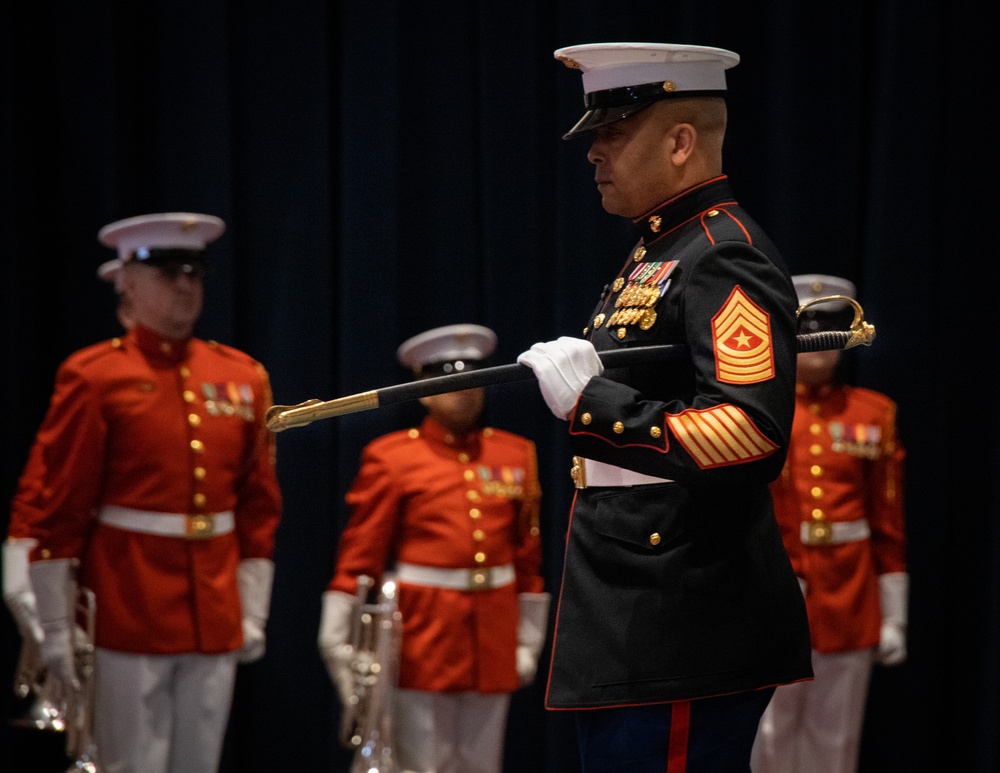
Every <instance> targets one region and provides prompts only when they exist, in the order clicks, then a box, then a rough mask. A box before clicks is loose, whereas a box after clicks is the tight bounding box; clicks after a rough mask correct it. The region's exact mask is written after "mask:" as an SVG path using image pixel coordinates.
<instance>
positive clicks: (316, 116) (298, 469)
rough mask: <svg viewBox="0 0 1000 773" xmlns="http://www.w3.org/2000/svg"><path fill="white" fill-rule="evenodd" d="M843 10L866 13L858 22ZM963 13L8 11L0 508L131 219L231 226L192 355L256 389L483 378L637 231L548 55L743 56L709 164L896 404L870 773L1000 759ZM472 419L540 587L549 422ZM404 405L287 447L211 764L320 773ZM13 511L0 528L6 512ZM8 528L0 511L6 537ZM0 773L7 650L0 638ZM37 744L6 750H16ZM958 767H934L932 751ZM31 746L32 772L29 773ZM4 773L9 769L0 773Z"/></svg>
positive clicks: (992, 301) (557, 759)
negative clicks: (263, 634)
mask: <svg viewBox="0 0 1000 773" xmlns="http://www.w3.org/2000/svg"><path fill="white" fill-rule="evenodd" d="M862 6H863V7H862ZM982 10H983V8H982V6H981V4H980V3H976V2H972V0H950V1H948V2H946V1H945V0H906V1H905V2H904V1H903V0H895V1H888V0H887V1H885V2H868V3H863V4H862V3H819V4H817V3H803V2H800V1H799V0H769V1H765V2H757V3H749V2H742V3H735V2H733V3H725V2H710V1H706V0H698V1H695V0H678V1H677V2H656V3H653V2H637V1H632V0H618V1H617V2H614V3H611V2H597V1H596V0H561V1H560V2H549V3H542V2H539V3H533V2H532V3H529V2H512V1H508V2H493V3H491V2H473V1H472V0H455V1H454V2H417V1H416V0H410V1H409V2H402V1H401V2H383V1H379V0H365V1H364V2H360V1H359V2H343V3H341V2H321V0H294V1H293V2H287V1H286V2H282V3H277V2H267V1H266V0H262V1H261V2H246V1H239V0H229V2H226V1H225V0H197V1H195V0H188V1H187V2H180V1H179V2H165V1H164V0H160V1H159V2H134V0H117V1H115V0H89V1H88V2H70V1H68V0H67V2H62V3H61V2H56V1H55V0H32V2H30V3H29V2H27V1H26V0H10V2H5V3H2V4H0V162H2V163H0V195H2V197H3V199H2V206H0V261H2V263H0V265H2V271H3V273H2V276H3V280H4V281H3V288H2V290H0V293H2V304H0V308H2V310H0V315H2V317H0V318H2V334H0V338H2V342H3V349H2V357H3V366H4V378H3V381H2V384H0V389H2V392H0V394H2V397H3V406H4V415H5V416H6V419H5V420H4V430H3V433H2V435H0V437H2V441H0V442H2V445H0V453H2V463H0V473H2V485H0V499H2V500H3V501H5V502H7V501H9V500H10V497H11V496H12V495H13V492H14V488H15V485H16V480H17V476H18V475H19V473H20V471H21V468H22V466H23V464H24V462H25V459H26V455H27V452H28V448H29V445H30V443H31V441H32V438H33V435H34V432H35V430H36V429H37V427H38V425H39V423H40V421H41V419H42V416H43V414H44V411H45V409H46V405H47V401H48V397H49V394H50V391H51V388H52V385H53V376H54V373H55V369H56V366H57V365H58V363H59V362H60V360H62V359H63V358H64V357H65V356H66V355H68V354H69V353H70V352H72V351H73V350H75V349H77V348H79V347H82V346H85V345H87V344H90V343H92V342H94V341H96V340H99V339H102V338H107V337H110V336H112V335H114V334H115V333H116V332H117V324H116V322H115V318H114V313H113V297H112V291H111V290H110V289H109V287H108V286H106V285H103V284H102V283H100V282H99V281H98V280H97V279H96V278H95V274H94V272H95V269H96V267H97V265H98V264H99V263H101V262H102V261H103V260H106V259H108V258H109V257H111V254H110V252H109V251H108V250H107V249H105V248H103V247H101V246H100V245H99V244H98V243H97V239H96V234H97V231H98V229H99V228H100V227H101V226H102V225H104V224H106V223H108V222H110V221H112V220H116V219H119V218H123V217H128V216H132V215H138V214H144V213H147V212H157V211H171V210H187V211H200V212H208V213H212V214H215V215H218V216H221V217H222V218H224V219H225V221H226V223H227V225H228V228H227V231H226V233H225V235H224V236H223V237H222V239H221V240H220V241H219V242H217V243H216V244H214V245H213V246H212V247H211V248H210V249H211V252H210V255H211V259H212V274H211V276H210V277H209V279H208V281H207V307H206V311H205V314H204V317H203V319H202V321H201V324H200V327H199V334H200V335H202V336H203V337H207V338H215V339H218V340H220V341H223V342H226V343H231V344H233V345H236V346H238V347H241V348H243V349H245V350H246V351H247V352H249V353H250V354H252V355H254V356H255V357H257V358H258V359H260V360H261V361H262V362H264V364H265V365H266V366H267V368H268V369H269V371H270V373H271V376H272V381H273V387H274V395H275V399H276V401H277V402H279V403H296V402H299V401H302V400H305V399H307V398H312V397H317V398H322V399H329V398H332V397H337V396H341V395H346V394H351V393H354V392H358V391H362V390H366V389H370V388H375V387H380V386H385V385H389V384H392V383H395V382H397V381H398V380H399V379H400V378H401V377H402V374H401V372H400V370H399V368H398V366H397V365H396V362H395V357H394V353H395V349H396V346H397V345H398V344H399V343H400V341H402V340H403V339H404V338H406V337H407V336H409V335H412V334H414V333H416V332H419V331H420V330H422V329H425V328H428V327H431V326H436V325H443V324H449V323H454V322H476V323H482V324H486V325H489V326H490V327H492V328H494V329H495V330H496V331H497V333H498V334H499V339H500V345H499V351H498V353H497V356H496V358H495V362H496V363H497V364H500V363H504V362H512V361H513V360H514V358H515V357H516V356H517V354H518V353H519V352H520V351H522V350H523V349H525V348H527V347H528V346H530V345H531V344H532V343H533V342H535V341H537V340H545V339H549V338H553V337H555V336H558V335H562V334H568V335H578V334H580V331H581V329H582V327H583V326H584V324H585V323H586V321H587V315H588V314H589V313H590V310H591V309H592V307H593V305H594V303H595V301H596V299H597V295H598V293H599V292H600V290H601V287H602V286H603V284H604V282H605V281H606V280H607V279H609V278H610V277H611V276H613V274H614V273H615V272H616V271H617V270H618V268H619V266H620V264H621V261H622V260H623V259H624V256H625V254H626V251H627V250H628V249H629V248H630V247H631V246H632V241H633V238H632V235H631V233H630V231H629V229H628V228H627V227H626V225H625V223H624V221H623V220H621V219H620V218H616V217H613V216H611V215H608V214H606V213H605V212H604V211H603V210H602V209H601V206H600V201H599V197H598V196H597V193H596V191H595V189H594V185H593V175H592V170H591V167H590V165H589V164H588V163H587V161H586V158H585V154H586V149H587V143H586V140H583V141H573V142H563V141H562V140H561V139H560V137H561V134H562V132H564V131H565V130H566V129H567V128H568V127H569V126H570V125H571V124H572V122H573V121H574V120H575V119H576V117H578V115H579V113H580V111H581V108H582V102H583V100H582V88H581V83H580V77H579V75H578V74H577V73H575V72H572V71H569V70H567V69H566V68H564V67H563V66H562V65H561V64H558V63H557V62H555V61H554V60H553V58H552V51H553V50H554V49H556V48H558V47H560V46H565V45H571V44H576V43H587V42H600V41H614V40H639V41H659V42H686V43H698V44H703V45H717V46H722V47H725V48H731V49H733V50H735V51H737V52H739V53H740V54H741V55H742V57H743V61H742V63H741V64H740V65H739V66H738V67H737V68H736V69H734V70H732V71H730V77H729V82H730V88H731V98H730V132H729V138H728V144H727V152H726V167H727V171H728V172H729V174H730V175H731V177H732V180H733V184H734V187H735V190H736V193H737V196H738V197H739V198H740V200H741V203H743V204H744V205H745V206H746V207H747V208H748V209H749V211H750V212H752V213H754V214H755V216H756V218H757V219H758V220H759V221H760V222H761V223H762V225H763V226H764V227H765V229H767V230H768V231H769V232H770V235H771V236H772V237H773V239H774V240H775V242H776V243H777V244H778V245H779V247H780V248H781V249H782V251H783V252H784V254H785V256H786V258H787V261H788V263H789V265H790V268H791V269H792V271H793V273H803V272H825V273H833V274H840V275H843V276H847V277H849V278H851V279H853V280H854V281H855V282H856V284H857V285H858V288H859V291H860V296H861V300H862V302H863V304H864V306H865V309H866V312H867V318H868V319H869V321H871V322H872V323H874V324H875V326H876V328H877V331H878V336H877V338H876V340H875V342H874V344H873V345H872V346H871V347H870V348H866V349H861V350H852V351H851V352H849V353H848V354H847V355H846V357H847V359H848V365H849V369H850V371H851V375H852V377H853V378H854V380H855V381H856V382H857V383H859V384H861V385H864V386H868V387H872V388H874V389H879V390H882V391H885V392H887V393H888V394H890V395H892V396H893V397H895V398H896V399H897V401H898V402H899V410H900V420H901V432H902V439H903V441H904V443H905V445H906V446H907V449H908V452H909V455H908V461H907V490H906V494H907V499H908V520H909V531H910V553H909V559H910V569H911V573H912V599H911V607H910V613H911V623H910V657H909V660H908V661H907V663H906V664H905V665H903V666H902V667H900V668H897V669H891V670H884V669H877V671H876V674H875V677H874V683H873V688H872V693H871V697H870V706H869V712H868V715H867V720H866V725H865V735H864V740H863V752H862V756H863V759H862V766H861V767H862V771H879V772H880V773H886V772H890V771H906V772H907V773H912V772H913V771H932V770H956V771H973V772H977V771H996V770H997V769H998V768H1000V746H998V744H1000V741H998V736H997V733H996V730H997V728H998V727H1000V711H998V708H1000V673H998V659H1000V658H998V652H1000V630H998V629H1000V621H998V606H1000V604H998V595H1000V558H998V556H1000V522H998V518H997V516H998V511H1000V508H998V499H1000V476H998V474H997V471H998V466H1000V464H998V463H1000V459H998V451H997V443H996V438H997V436H998V430H1000V427H998V417H997V408H996V404H997V403H996V391H997V390H996V386H995V385H996V380H995V376H994V372H995V370H996V360H995V359H994V358H995V356H996V354H997V348H998V347H997V336H996V314H995V310H996V289H997V273H998V268H997V266H998V261H997V257H996V254H995V248H994V246H993V242H994V239H992V238H990V237H989V236H988V234H991V233H992V232H991V230H990V229H991V228H992V227H993V226H992V225H991V221H992V218H993V217H995V216H996V213H997V211H998V206H997V205H998V201H997V195H996V188H995V182H994V181H993V179H992V176H993V175H994V174H995V173H996V171H997V161H998V154H997V150H996V142H995V136H994V135H995V132H994V126H995V123H994V122H993V121H992V119H990V118H987V116H992V112H993V107H994V105H993V104H992V103H993V101H994V100H993V98H992V96H991V95H992V94H993V93H994V92H995V90H996V87H995V84H994V82H993V81H992V76H993V75H994V74H995V66H994V60H995V48H996V40H995V35H994V34H993V30H992V27H991V26H990V25H988V24H985V23H984V19H983V18H982V16H981V15H980V12H981V11H982ZM488 399H489V419H490V421H491V422H492V423H494V424H496V425H498V426H502V427H505V428H508V429H511V430H513V431H516V432H521V433H523V434H526V435H528V436H530V437H532V438H534V439H535V440H536V441H537V443H538V447H539V451H540V457H541V458H540V466H541V474H542V479H543V485H544V490H545V500H544V527H545V533H544V539H545V573H546V577H547V580H548V583H549V587H550V589H551V590H553V591H556V590H558V584H559V578H560V571H561V561H562V539H563V533H564V529H565V527H566V520H567V509H568V505H569V500H570V495H571V483H570V480H569V475H568V470H569V455H568V448H567V446H566V443H565V441H564V437H563V433H564V431H565V430H564V426H563V425H562V424H561V423H560V422H557V421H555V420H554V419H553V418H552V416H551V415H550V414H549V412H548V410H547V409H546V408H545V405H544V403H543V402H542V400H541V399H540V397H539V395H538V393H537V389H536V388H533V386H532V385H531V384H530V383H525V384H519V385H510V386H507V387H497V388H491V390H490V391H489V394H488ZM418 415H419V413H418V412H416V411H415V410H414V408H413V406H402V407H398V408H387V409H384V410H380V411H370V412H365V413H360V414H354V415H352V416H348V417H342V418H340V419H334V420H328V421H322V422H317V423H314V424H313V425H310V426H308V427H304V428H298V429H293V430H289V431H287V432H285V433H282V434H281V435H279V436H278V450H279V472H280V476H281V482H282V485H283V490H284V495H285V502H286V512H285V517H284V520H283V522H282V524H281V527H280V529H279V532H278V537H277V547H276V554H275V559H276V562H277V572H276V577H275V586H274V598H273V604H272V615H271V619H270V622H269V624H268V637H269V638H268V650H267V656H266V657H265V659H264V660H263V661H262V662H260V663H258V664H255V665H251V666H247V667H243V668H242V669H241V672H240V675H239V679H238V685H237V692H236V698H235V705H234V709H233V715H232V721H231V726H230V729H229V733H228V735H227V740H226V751H225V759H224V764H223V770H224V771H240V773H251V772H252V771H266V772H267V773H273V772H274V771H292V770H310V771H343V770H346V765H347V759H346V757H345V755H344V754H343V752H341V751H340V750H339V748H338V747H337V743H336V741H335V730H336V726H337V719H338V715H337V712H338V706H337V701H336V699H335V698H334V697H333V691H332V689H331V685H330V682H329V680H328V678H327V676H326V673H325V671H324V669H323V667H322V664H321V662H320V660H319V657H318V655H317V651H316V644H315V640H316V632H317V625H318V620H319V611H320V596H321V594H322V592H323V590H324V586H325V584H326V582H327V580H328V578H329V576H330V573H331V570H332V566H333V560H334V551H335V549H336V543H337V538H338V534H339V532H340V529H341V526H342V524H343V521H344V518H345V513H344V509H343V493H344V492H345V490H346V489H347V487H348V485H349V483H350V481H351V479H352V477H353V475H354V473H355V471H356V466H357V460H358V453H359V450H360V448H361V446H362V445H363V444H364V443H365V442H367V441H368V440H370V439H372V438H373V437H375V436H376V435H378V434H381V433H383V432H385V431H388V430H390V429H395V428H398V427H401V426H404V425H406V424H407V423H409V422H413V421H415V420H416V418H417V416H418ZM4 509H5V508H4ZM2 523H4V524H5V523H6V520H5V519H4V520H3V522H2ZM0 643H2V650H0V653H2V672H0V695H2V702H3V703H2V705H3V707H4V716H3V722H2V724H0V745H2V746H3V747H4V751H3V752H2V756H0V767H3V768H4V770H8V769H11V770H13V769H14V768H16V767H17V763H15V762H14V760H15V759H16V756H17V754H19V753H21V752H22V751H23V750H24V749H25V748H26V747H30V746H32V745H38V744H39V743H40V741H39V739H37V738H35V737H26V736H25V734H24V733H23V732H15V731H13V730H11V729H9V728H8V726H7V721H6V720H7V719H8V718H9V717H11V716H13V715H14V714H16V713H17V712H18V711H20V710H22V709H23V706H20V705H18V704H15V701H14V699H13V695H12V692H11V691H10V689H9V687H8V686H7V685H10V684H11V677H12V673H13V668H14V662H15V660H16V657H17V653H18V649H19V640H18V638H17V633H16V630H15V628H14V626H13V623H12V621H11V619H10V617H9V615H8V614H7V613H6V609H4V610H3V612H2V614H0ZM544 678H545V671H544V668H543V669H542V673H541V674H540V683H539V684H538V685H535V686H533V687H531V688H529V689H527V690H525V691H522V692H521V693H518V694H517V695H516V697H515V699H514V702H513V708H512V714H511V720H510V725H509V743H508V745H507V770H508V771H518V772H519V773H521V772H527V773H531V772H541V771H545V772H546V773H572V771H574V770H575V769H576V762H575V754H576V752H575V747H574V743H575V740H574V736H573V728H572V725H571V724H570V723H569V720H568V718H567V717H566V716H565V715H563V714H560V713H547V712H545V711H544V710H543V709H542V707H541V702H542V687H541V681H543V680H544ZM29 735H30V734H29ZM942 758H943V759H946V760H947V761H948V762H947V763H946V764H942V763H941V762H940V761H941V760H942ZM39 759H42V757H41V756H40V755H38V756H36V762H35V763H34V764H33V766H32V767H28V768H25V769H30V770H38V769H39V765H40V763H39V762H38V761H37V760H39ZM8 763H9V764H8Z"/></svg>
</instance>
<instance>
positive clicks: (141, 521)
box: [97, 505, 236, 539]
mask: <svg viewBox="0 0 1000 773" xmlns="http://www.w3.org/2000/svg"><path fill="white" fill-rule="evenodd" d="M97 520H98V521H100V522H101V523H104V524H107V525H108V526H114V527H116V528H118V529H125V530H127V531H137V532H141V533H142V534H157V535H159V536H161V537H184V538H185V539H204V538H206V537H217V536H219V535H220V534H228V533H229V532H231V531H232V530H233V529H234V528H235V526H236V519H235V517H234V516H233V511H232V510H226V511H225V512H222V513H199V514H197V515H185V514H184V513H156V512H153V511H151V510H135V509H133V508H131V507H119V506H118V505H101V509H100V510H99V511H98V513H97Z"/></svg>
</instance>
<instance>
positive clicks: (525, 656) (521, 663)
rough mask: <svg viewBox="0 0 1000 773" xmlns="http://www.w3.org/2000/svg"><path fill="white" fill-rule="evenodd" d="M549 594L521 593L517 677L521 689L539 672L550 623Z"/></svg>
mask: <svg viewBox="0 0 1000 773" xmlns="http://www.w3.org/2000/svg"><path fill="white" fill-rule="evenodd" d="M549 599H550V597H549V594H548V593H519V594H517V604H518V608H519V611H520V619H519V621H518V625H517V677H518V681H519V682H520V686H521V687H525V686H527V685H529V684H531V683H532V682H533V681H534V680H535V672H537V671H538V656H539V654H540V653H541V651H542V645H543V644H545V631H546V630H547V628H548V623H549Z"/></svg>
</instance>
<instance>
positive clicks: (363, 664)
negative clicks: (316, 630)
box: [340, 575, 402, 773]
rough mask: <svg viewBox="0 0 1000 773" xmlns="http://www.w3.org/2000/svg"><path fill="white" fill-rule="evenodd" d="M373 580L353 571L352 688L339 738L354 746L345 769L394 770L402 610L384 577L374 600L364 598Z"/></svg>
mask: <svg viewBox="0 0 1000 773" xmlns="http://www.w3.org/2000/svg"><path fill="white" fill-rule="evenodd" d="M374 584H375V583H374V580H372V578H371V577H368V576H367V575H361V576H360V577H358V588H357V601H358V603H357V604H356V605H355V607H354V610H353V612H352V620H351V645H350V646H351V670H352V672H353V676H354V690H353V694H352V695H351V697H350V699H349V701H348V704H347V705H345V706H344V708H343V712H344V713H343V715H342V717H341V726H340V728H341V742H342V743H343V744H344V745H345V746H346V747H347V748H350V749H355V753H354V758H353V760H352V763H351V768H350V773H395V771H396V770H397V767H396V764H395V762H394V760H393V756H392V698H393V691H394V689H395V686H396V682H397V679H398V674H399V645H400V637H401V635H402V615H401V614H400V612H399V610H398V609H397V599H396V583H395V581H394V580H393V579H386V580H385V581H384V582H383V583H382V588H381V590H380V591H379V595H378V600H377V601H376V602H375V603H370V602H369V601H368V598H369V595H370V592H371V590H372V588H373V586H374Z"/></svg>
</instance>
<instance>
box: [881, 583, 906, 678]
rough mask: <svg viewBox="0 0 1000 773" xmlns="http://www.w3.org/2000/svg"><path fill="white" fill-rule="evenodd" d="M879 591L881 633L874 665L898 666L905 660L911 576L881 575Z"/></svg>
mask: <svg viewBox="0 0 1000 773" xmlns="http://www.w3.org/2000/svg"><path fill="white" fill-rule="evenodd" d="M878 591H879V600H880V601H881V604H882V630H881V633H880V635H879V642H878V652H877V653H876V655H875V662H876V663H878V664H879V665H882V666H898V665H899V664H900V663H902V662H903V661H904V660H906V625H907V602H908V601H909V594H910V576H909V575H908V574H907V573H906V572H890V573H888V574H881V575H879V578H878Z"/></svg>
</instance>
